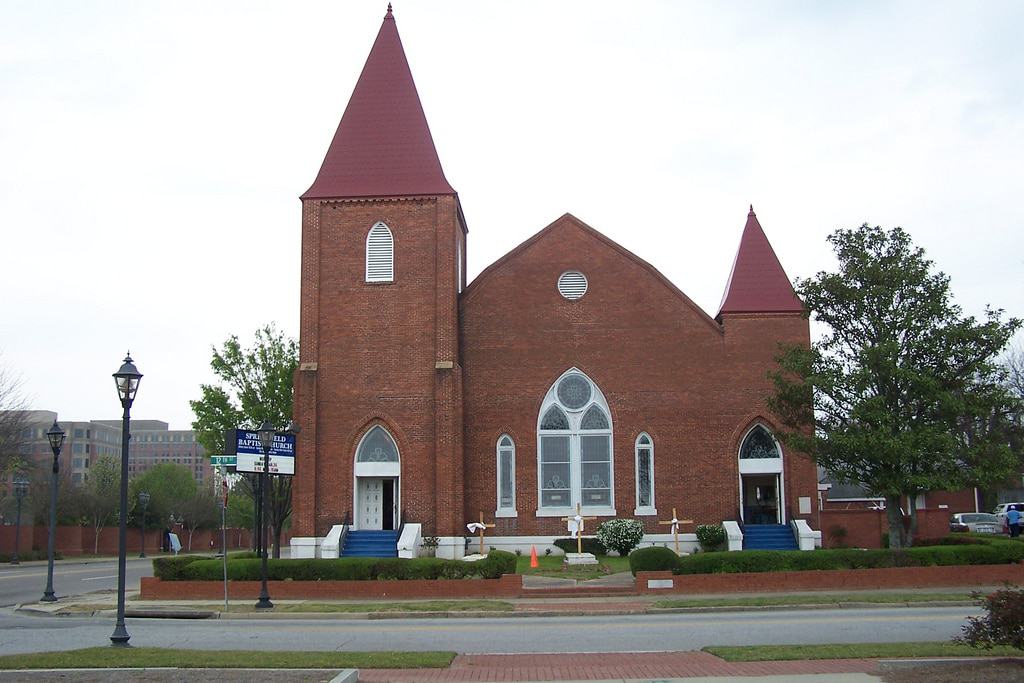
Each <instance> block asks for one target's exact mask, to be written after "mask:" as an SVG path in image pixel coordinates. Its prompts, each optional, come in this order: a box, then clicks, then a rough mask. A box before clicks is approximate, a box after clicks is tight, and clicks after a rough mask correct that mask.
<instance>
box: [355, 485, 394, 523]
mask: <svg viewBox="0 0 1024 683" xmlns="http://www.w3.org/2000/svg"><path fill="white" fill-rule="evenodd" d="M356 482H357V484H356V494H357V504H356V511H357V512H356V528H357V529H363V530H381V529H386V530H388V531H393V530H394V529H395V518H396V517H397V515H396V514H395V513H396V511H397V509H398V506H397V505H396V501H395V491H396V489H397V484H398V481H397V479H392V478H389V477H385V478H380V477H357V478H356Z"/></svg>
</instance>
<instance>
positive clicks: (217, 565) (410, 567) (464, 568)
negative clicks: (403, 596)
mask: <svg viewBox="0 0 1024 683" xmlns="http://www.w3.org/2000/svg"><path fill="white" fill-rule="evenodd" d="M185 559H190V560H191V561H189V562H177V563H166V562H164V564H163V566H162V568H161V569H160V570H159V573H158V572H157V569H156V563H157V562H160V561H165V560H185ZM222 562H223V561H222V560H221V559H203V558H202V557H200V556H191V557H190V558H185V557H177V558H169V557H163V558H160V559H159V560H154V561H153V564H154V574H156V575H157V576H159V577H160V578H161V579H163V580H164V581H221V580H223V577H224V566H223V564H222ZM515 571H516V556H515V555H513V554H512V553H509V552H505V551H503V550H492V551H491V552H490V553H489V554H488V555H487V557H486V558H484V559H482V560H479V561H477V562H463V561H461V560H442V559H438V558H434V557H418V558H414V559H410V560H407V559H400V558H397V557H387V558H380V557H344V558H338V559H311V560H267V578H268V579H270V580H272V581H371V580H374V579H382V580H399V581H401V580H409V579H468V578H474V577H481V578H485V579H497V578H500V577H501V575H502V574H514V573H515ZM259 578H260V560H259V559H257V558H243V559H232V558H229V559H228V579H229V580H231V581H258V580H259Z"/></svg>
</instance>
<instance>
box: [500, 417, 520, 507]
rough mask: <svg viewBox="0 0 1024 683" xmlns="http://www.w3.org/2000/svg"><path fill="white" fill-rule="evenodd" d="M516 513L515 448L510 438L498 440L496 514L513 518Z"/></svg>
mask: <svg viewBox="0 0 1024 683" xmlns="http://www.w3.org/2000/svg"><path fill="white" fill-rule="evenodd" d="M515 511H516V446H515V443H513V441H512V437H510V436H509V435H508V434H503V435H502V436H501V438H499V439H498V509H497V514H498V515H501V516H505V517H511V516H515Z"/></svg>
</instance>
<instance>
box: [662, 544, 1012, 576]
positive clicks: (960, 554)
mask: <svg viewBox="0 0 1024 683" xmlns="http://www.w3.org/2000/svg"><path fill="white" fill-rule="evenodd" d="M1021 560H1024V543H1012V542H1009V541H1003V542H995V543H991V544H987V545H947V546H941V545H940V546H925V547H921V548H907V549H904V550H901V551H892V550H857V549H834V550H814V551H811V552H806V551H799V550H744V551H743V552H740V553H728V552H711V553H699V554H697V555H690V556H688V557H682V558H679V562H678V565H677V568H676V569H675V570H674V571H675V573H676V574H732V573H738V572H784V571H810V570H815V569H873V568H879V567H881V568H884V567H930V566H950V565H972V564H1007V563H1013V562H1020V561H1021Z"/></svg>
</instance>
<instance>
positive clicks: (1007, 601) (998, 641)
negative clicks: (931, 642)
mask: <svg viewBox="0 0 1024 683" xmlns="http://www.w3.org/2000/svg"><path fill="white" fill-rule="evenodd" d="M973 595H974V597H975V598H976V599H978V600H979V602H980V604H981V606H982V607H984V608H985V612H986V614H985V616H983V617H967V624H966V625H964V626H963V635H960V636H957V637H956V638H954V639H953V642H955V643H962V644H964V645H970V646H971V647H975V648H984V649H986V650H991V649H992V648H993V647H995V646H996V645H1007V646H1009V647H1015V648H1017V649H1018V650H1024V590H1022V589H1020V588H1016V587H1007V588H1005V589H1002V590H998V591H996V592H995V593H992V594H991V595H985V596H982V595H981V594H980V593H974V594H973Z"/></svg>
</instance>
